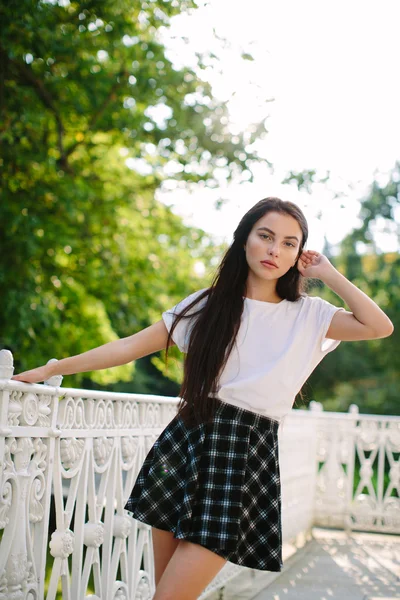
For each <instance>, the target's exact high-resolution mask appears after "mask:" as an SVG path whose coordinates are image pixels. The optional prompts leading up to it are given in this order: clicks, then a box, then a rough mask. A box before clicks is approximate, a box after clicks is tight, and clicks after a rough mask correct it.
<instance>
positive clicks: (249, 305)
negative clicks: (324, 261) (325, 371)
mask: <svg viewBox="0 0 400 600" xmlns="http://www.w3.org/2000/svg"><path fill="white" fill-rule="evenodd" d="M205 289H207V288H203V289H201V290H198V291H197V292H194V293H193V294H190V296H188V297H187V298H184V299H183V300H182V301H181V302H179V303H178V304H176V305H175V306H174V307H172V308H171V309H169V310H167V311H165V312H163V313H162V317H163V320H164V323H165V325H166V327H167V329H168V331H169V330H170V328H171V325H172V322H173V320H174V316H173V314H174V312H179V311H180V310H182V309H183V308H184V307H185V306H187V305H188V304H189V303H190V302H192V300H194V299H195V297H196V296H197V295H199V294H200V293H201V292H202V291H204V290H205ZM206 301H207V297H206V298H203V299H202V300H201V301H200V302H199V303H198V304H196V305H195V306H194V307H193V309H191V311H190V313H191V312H195V311H197V310H198V309H199V308H200V307H201V306H203V305H204V304H205V302H206ZM338 310H345V309H344V308H342V307H338V306H334V305H333V304H331V303H330V302H327V301H326V300H324V299H322V298H320V297H319V296H307V295H305V296H302V297H300V298H299V299H298V300H296V301H295V302H290V301H289V300H282V301H281V302H279V303H272V302H264V301H260V300H252V299H250V298H245V299H244V308H243V313H242V317H241V324H240V328H239V331H238V335H237V338H236V344H235V345H234V347H233V349H232V352H231V354H230V356H229V358H228V361H227V363H226V365H225V368H224V370H223V372H222V373H221V375H220V379H219V387H218V390H217V393H216V394H215V395H216V396H217V397H218V398H220V399H221V400H223V401H224V402H227V403H229V404H233V405H234V406H238V407H240V408H244V409H246V410H251V411H253V412H255V413H258V414H262V415H265V416H268V417H271V418H273V419H276V420H277V421H279V422H280V421H282V419H283V417H284V416H285V415H287V414H288V413H289V412H290V410H291V409H292V406H293V404H294V400H295V396H296V394H297V393H298V392H299V390H300V389H301V387H302V385H303V384H304V382H305V381H306V380H307V379H308V377H309V376H310V374H311V373H312V372H313V370H314V369H315V367H316V366H317V365H318V363H320V362H321V360H322V359H323V358H324V356H326V354H328V352H332V350H334V349H335V348H337V346H338V345H339V344H340V341H339V340H332V339H329V338H326V337H325V334H326V332H327V330H328V328H329V325H330V323H331V320H332V317H333V315H334V314H335V312H336V311H338ZM190 313H187V314H190ZM194 319H195V318H194ZM194 319H182V320H181V321H180V322H179V324H178V325H177V327H176V328H175V330H174V333H173V336H172V337H173V340H174V342H175V344H176V345H177V346H178V348H179V349H180V350H181V351H182V352H187V348H188V345H189V336H190V330H191V327H192V325H193V324H194Z"/></svg>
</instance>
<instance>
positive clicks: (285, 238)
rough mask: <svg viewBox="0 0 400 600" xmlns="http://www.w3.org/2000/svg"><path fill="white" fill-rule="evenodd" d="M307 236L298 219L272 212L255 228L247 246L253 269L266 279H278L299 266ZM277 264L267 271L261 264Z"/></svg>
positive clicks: (247, 254)
mask: <svg viewBox="0 0 400 600" xmlns="http://www.w3.org/2000/svg"><path fill="white" fill-rule="evenodd" d="M302 238H303V234H302V231H301V228H300V225H299V224H298V222H297V221H296V219H295V218H294V217H292V216H291V215H288V214H286V213H285V214H282V213H279V212H272V211H271V212H268V213H266V214H265V215H264V216H263V217H261V219H259V220H258V221H257V223H255V224H254V225H253V228H252V230H251V232H250V233H249V236H248V238H247V242H246V244H245V250H246V259H247V263H248V265H249V268H250V269H251V270H252V271H253V272H254V273H255V274H256V275H257V276H259V277H261V278H263V279H278V278H279V277H282V275H284V274H285V273H287V271H288V270H289V269H290V267H292V266H293V265H295V264H296V261H297V258H298V254H299V250H300V242H301V241H302ZM266 260H270V261H273V262H274V263H275V264H276V265H277V267H267V266H264V265H263V264H262V262H261V261H266Z"/></svg>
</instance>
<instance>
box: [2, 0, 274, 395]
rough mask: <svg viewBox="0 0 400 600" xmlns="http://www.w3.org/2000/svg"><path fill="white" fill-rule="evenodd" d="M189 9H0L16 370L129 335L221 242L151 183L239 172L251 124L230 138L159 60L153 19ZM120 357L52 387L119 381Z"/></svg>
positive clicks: (189, 4)
mask: <svg viewBox="0 0 400 600" xmlns="http://www.w3.org/2000/svg"><path fill="white" fill-rule="evenodd" d="M195 6H196V4H195V2H193V1H191V0H186V1H185V0H182V1H180V2H179V3H178V2H175V1H171V2H168V1H162V0H156V1H151V2H150V1H147V2H145V1H142V2H140V1H138V2H128V1H126V0H116V1H115V0H112V1H111V0H104V1H101V2H100V1H97V2H93V1H92V0H86V1H76V2H69V3H68V2H62V3H61V2H56V1H55V0H54V1H44V0H42V1H33V0H21V1H19V2H9V3H3V4H2V6H1V8H0V19H1V22H2V33H1V39H0V60H1V66H2V69H1V72H2V79H1V81H0V102H1V107H2V115H3V116H2V122H1V125H0V140H1V145H2V158H1V163H0V165H1V170H2V174H1V181H2V183H1V185H2V202H1V204H0V239H1V252H0V284H1V287H2V300H3V303H2V310H1V311H0V331H1V337H2V339H1V342H2V347H6V348H10V349H12V350H13V352H14V355H15V358H16V365H15V366H16V371H21V370H25V369H28V368H32V367H33V366H36V365H38V364H41V363H43V362H46V361H47V360H48V359H49V358H50V357H53V356H55V357H57V358H62V357H64V356H68V355H72V354H78V353H80V352H83V351H85V350H87V349H89V348H91V347H94V346H97V345H100V344H101V343H105V342H107V341H110V340H112V339H114V338H116V337H122V336H125V335H130V334H132V333H134V332H135V331H137V330H139V329H141V328H143V327H145V326H148V325H149V324H150V323H151V322H153V321H154V320H156V319H158V318H160V314H161V311H162V310H165V309H166V308H167V307H169V306H170V305H172V304H174V303H175V302H177V301H178V300H180V299H181V298H182V297H184V296H185V295H187V294H188V293H190V292H191V291H193V290H194V289H198V288H200V287H203V286H204V285H206V282H207V281H208V276H209V274H210V271H211V270H212V269H213V267H214V266H215V259H216V257H217V258H218V256H219V254H220V253H221V251H222V249H221V248H219V247H218V246H217V245H215V244H213V242H212V240H211V239H210V238H209V236H207V235H206V234H205V233H204V232H203V231H201V230H199V229H193V228H188V227H185V226H184V225H183V224H182V221H181V219H179V218H178V217H176V216H175V215H174V214H173V213H172V212H171V210H170V209H168V208H167V207H166V206H164V205H163V204H161V203H160V202H157V201H156V200H155V192H156V190H157V189H159V188H160V186H161V185H178V186H189V185H191V184H192V183H199V182H201V183H203V184H204V185H208V186H215V185H216V184H217V178H216V173H217V171H218V173H219V175H220V174H221V170H222V171H223V173H225V175H226V177H227V178H228V179H229V178H230V177H232V175H233V174H236V173H238V172H240V171H242V170H243V169H247V170H249V169H251V163H252V161H253V160H255V159H256V158H257V156H256V154H254V153H251V152H248V151H246V148H247V146H248V145H249V144H251V143H252V142H253V141H254V139H255V137H260V136H262V135H263V133H265V129H263V125H260V124H259V125H258V126H257V127H256V128H252V131H253V133H250V134H249V133H246V132H244V133H243V134H241V135H236V136H232V135H231V133H230V131H229V119H228V114H227V110H226V106H225V105H224V104H221V103H218V102H217V101H216V100H215V99H214V98H213V96H212V93H211V89H210V87H209V85H208V84H207V83H205V82H204V81H202V80H201V79H200V78H199V76H198V75H196V73H195V72H194V71H193V70H191V69H188V68H185V69H180V70H178V69H176V68H174V66H173V65H172V64H171V62H170V60H169V59H168V58H167V55H166V50H165V48H164V46H163V44H162V42H161V41H160V31H161V29H162V28H163V27H167V26H168V23H169V20H170V18H171V17H173V16H174V15H176V14H178V12H180V11H184V10H192V9H194V7H195ZM199 65H200V68H201V65H202V57H199ZM199 260H201V261H202V263H203V264H204V268H205V273H204V275H202V276H199V275H197V274H196V271H195V266H196V262H197V261H199ZM178 362H179V361H178ZM155 364H157V365H158V367H159V368H161V367H160V365H159V363H157V362H156V363H155ZM134 367H135V365H126V366H122V367H119V368H114V369H112V370H109V371H107V370H104V371H101V372H100V371H98V372H95V373H90V374H86V375H83V374H78V375H76V376H73V377H72V376H71V377H68V378H66V381H65V383H66V384H67V383H68V384H71V385H77V384H80V383H81V382H82V381H83V380H85V381H87V379H88V377H89V379H90V381H92V382H94V383H97V384H99V385H102V386H104V385H105V384H111V383H112V382H115V381H125V382H128V381H130V380H131V378H132V375H133V371H134ZM178 372H179V364H177V366H176V368H173V366H172V365H171V371H170V373H169V374H170V376H171V377H172V378H173V379H176V378H177V377H178ZM144 379H145V373H143V377H142V380H143V381H144Z"/></svg>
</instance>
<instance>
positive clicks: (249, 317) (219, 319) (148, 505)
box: [13, 197, 393, 600]
mask: <svg viewBox="0 0 400 600" xmlns="http://www.w3.org/2000/svg"><path fill="white" fill-rule="evenodd" d="M307 237H308V227H307V222H306V219H305V217H304V214H303V213H302V211H301V210H300V209H299V208H298V207H297V206H296V205H295V204H293V203H291V202H285V201H282V200H280V199H279V198H273V197H270V198H266V199H264V200H261V201H260V202H258V203H257V204H256V205H255V206H253V207H252V208H251V209H250V210H249V211H248V212H247V213H246V214H245V215H244V217H243V218H242V220H241V221H240V223H239V225H238V227H237V229H236V231H235V233H234V240H233V242H232V244H231V246H230V247H229V248H228V250H227V252H226V254H225V256H224V257H223V259H222V262H221V264H220V266H219V269H218V272H217V274H216V276H215V277H214V280H213V282H212V284H211V286H210V287H209V288H204V289H202V290H199V291H197V292H195V293H194V294H191V295H190V296H188V297H187V298H185V299H184V300H182V302H180V303H179V304H178V305H176V306H175V307H173V308H172V309H171V310H168V311H165V312H164V313H163V315H162V319H161V320H160V321H158V322H157V323H155V324H154V325H152V326H151V327H148V328H146V329H144V330H142V331H140V332H139V333H136V334H134V335H132V336H130V337H127V338H123V339H121V340H117V341H115V342H111V343H109V344H105V345H103V346H100V347H98V348H95V349H93V350H90V351H88V352H85V353H83V354H80V355H78V356H73V357H69V358H65V359H62V360H60V361H58V362H57V363H55V364H50V365H46V366H42V367H39V368H37V369H33V370H31V371H26V372H25V373H21V374H20V375H16V376H14V377H13V379H16V380H19V381H28V382H37V381H42V380H45V379H48V378H49V377H51V376H52V375H55V374H60V375H64V374H65V375H66V374H71V373H77V372H83V371H91V370H94V369H103V368H106V367H111V366H116V365H121V364H124V363H127V362H130V361H132V360H136V359H137V358H140V357H142V356H145V355H147V354H151V353H153V352H156V351H158V350H161V349H162V348H167V352H168V347H169V346H170V345H173V344H176V345H177V346H178V347H179V349H180V350H181V351H182V352H184V353H186V357H185V364H184V380H183V383H182V387H181V391H180V398H181V400H180V403H179V406H178V411H177V414H176V416H175V417H174V418H173V419H172V421H171V422H170V423H169V424H168V425H167V427H166V428H165V429H164V431H163V432H162V433H161V435H160V436H159V438H158V439H157V440H156V442H155V444H154V445H153V447H152V448H151V450H150V452H149V453H148V455H147V457H146V459H145V461H144V464H143V465H142V468H141V470H140V472H139V474H138V477H137V480H136V483H135V485H134V488H133V490H132V492H131V495H130V498H129V499H128V502H127V505H126V508H127V509H129V510H130V511H131V512H132V515H133V517H134V518H136V519H138V520H140V521H143V522H146V523H148V524H150V525H151V526H152V535H153V545H154V560H155V578H156V586H157V588H156V593H155V596H154V600H170V599H173V600H194V599H195V598H197V597H198V596H199V595H200V593H201V592H202V590H203V589H204V588H205V587H206V586H207V585H208V584H209V583H210V581H211V580H212V579H213V578H214V577H215V576H216V575H217V573H218V572H219V571H220V569H221V568H222V567H223V566H224V564H225V563H226V561H228V560H229V561H231V562H233V563H235V564H238V565H242V566H248V567H251V568H255V569H260V570H266V571H280V570H281V569H282V566H283V564H282V534H281V489H280V472H279V462H278V427H279V423H280V422H281V421H282V419H283V417H284V416H285V415H287V414H288V413H289V412H290V410H291V408H292V406H293V403H294V399H295V396H296V394H297V393H298V392H299V390H300V389H301V387H302V385H303V384H304V382H305V381H306V380H307V378H308V377H309V375H310V374H311V373H312V371H313V370H314V369H315V367H316V366H317V365H318V363H319V362H320V361H321V360H322V359H323V358H324V356H325V355H326V354H328V353H329V352H331V351H332V350H334V349H335V348H336V347H337V346H338V345H339V343H340V341H341V340H346V341H352V340H370V339H376V338H383V337H387V336H389V335H391V333H392V332H393V324H392V322H391V321H390V319H389V318H388V317H387V315H386V314H385V313H384V312H383V311H382V310H381V309H380V308H379V306H377V304H376V303H375V302H374V301H373V300H371V299H370V298H369V297H368V296H367V295H366V294H364V293H363V292H362V291H361V290H359V289H358V288H357V287H356V286H355V285H353V284H352V283H351V282H350V281H349V280H348V279H346V277H344V275H342V274H341V273H339V272H338V271H337V270H336V269H335V268H334V267H333V265H332V264H331V263H330V261H329V260H328V259H327V258H326V257H325V256H323V255H322V254H320V253H318V252H315V251H313V250H306V249H305V245H306V242H307ZM309 277H311V278H319V279H321V280H322V281H323V282H324V283H325V284H326V285H327V286H329V287H330V288H331V289H332V290H333V291H334V292H335V293H336V294H337V295H338V296H339V297H341V298H342V299H343V300H344V302H345V303H346V304H347V305H348V306H349V308H350V311H346V310H345V309H344V308H342V307H337V306H334V305H333V304H331V303H329V302H327V301H326V300H323V299H322V298H319V297H318V296H314V297H313V296H309V295H307V294H306V293H305V292H304V282H305V280H306V279H307V278H309Z"/></svg>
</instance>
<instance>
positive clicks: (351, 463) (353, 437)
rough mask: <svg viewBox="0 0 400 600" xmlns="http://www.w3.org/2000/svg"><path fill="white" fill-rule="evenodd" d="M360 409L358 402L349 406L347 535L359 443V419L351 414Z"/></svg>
mask: <svg viewBox="0 0 400 600" xmlns="http://www.w3.org/2000/svg"><path fill="white" fill-rule="evenodd" d="M358 413H359V409H358V406H357V404H350V406H349V413H348V414H349V417H348V418H350V419H351V423H350V427H348V429H347V431H348V435H349V437H350V441H349V448H350V449H349V453H348V462H347V498H346V512H345V515H344V527H343V528H344V530H345V532H346V534H347V535H350V533H351V530H352V528H353V527H352V526H353V521H352V518H351V515H352V504H353V492H354V470H355V464H356V445H357V421H356V420H355V419H353V418H352V417H351V416H350V415H358Z"/></svg>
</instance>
